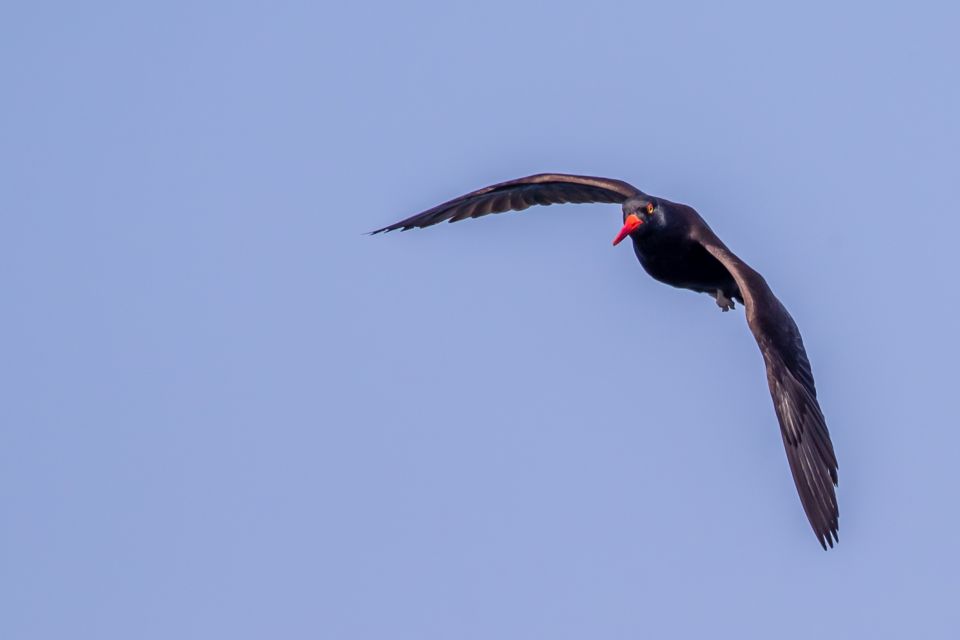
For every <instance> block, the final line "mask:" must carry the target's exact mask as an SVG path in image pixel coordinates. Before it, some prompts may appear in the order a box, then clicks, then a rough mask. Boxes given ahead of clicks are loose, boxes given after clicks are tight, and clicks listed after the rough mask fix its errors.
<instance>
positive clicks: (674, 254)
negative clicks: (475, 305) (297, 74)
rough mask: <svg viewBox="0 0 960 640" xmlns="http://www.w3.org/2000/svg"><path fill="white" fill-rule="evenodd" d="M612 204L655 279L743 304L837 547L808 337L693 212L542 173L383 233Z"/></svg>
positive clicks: (805, 487) (726, 305)
mask: <svg viewBox="0 0 960 640" xmlns="http://www.w3.org/2000/svg"><path fill="white" fill-rule="evenodd" d="M564 202H570V203H583V202H610V203H619V204H621V205H622V210H623V228H622V229H621V230H620V233H619V234H618V236H617V238H616V239H615V240H614V244H617V243H619V242H620V241H621V240H624V239H625V238H627V237H630V239H631V241H632V242H633V248H634V252H635V253H636V255H637V259H638V260H639V261H640V264H641V265H642V266H643V268H644V270H646V272H647V273H648V274H650V276H652V277H653V278H655V279H656V280H659V281H660V282H663V283H665V284H669V285H671V286H674V287H679V288H683V289H690V290H692V291H696V292H701V293H707V294H710V295H711V296H713V297H714V298H715V299H716V301H717V304H718V305H719V306H720V308H721V309H722V310H723V311H728V310H730V309H732V308H733V307H734V304H733V300H737V301H739V302H741V303H743V304H744V307H745V310H746V311H745V315H746V318H747V324H748V325H749V326H750V330H751V331H752V332H753V335H754V337H755V338H756V341H757V345H758V346H759V347H760V352H761V354H762V355H763V359H764V363H765V365H766V369H767V383H768V385H769V387H770V395H771V397H772V399H773V406H774V410H775V411H776V414H777V419H778V421H779V423H780V433H781V435H782V437H783V443H784V446H785V448H786V452H787V460H788V462H789V464H790V471H791V473H792V474H793V479H794V483H795V484H796V487H797V492H798V493H799V495H800V502H801V503H802V504H803V509H804V511H805V512H806V514H807V518H808V520H809V521H810V525H811V526H812V527H813V530H814V533H815V534H816V536H817V539H818V540H819V541H820V544H821V545H822V546H823V548H824V549H826V548H827V545H829V546H831V547H832V546H833V544H834V542H835V541H837V540H838V539H839V538H838V535H837V532H838V529H839V517H840V514H839V509H838V507H837V498H836V493H835V491H834V486H835V485H836V484H837V459H836V456H835V454H834V451H833V444H832V443H831V441H830V434H829V432H828V430H827V425H826V422H825V420H824V418H823V413H822V412H821V410H820V405H819V403H818V402H817V392H816V388H815V385H814V381H813V373H812V372H811V370H810V362H809V360H808V359H807V353H806V350H805V349H804V346H803V340H802V339H801V337H800V331H799V329H798V328H797V325H796V323H795V322H794V321H793V318H792V317H790V314H789V313H788V312H787V310H786V308H785V307H784V306H783V304H782V303H781V302H780V300H778V299H777V297H776V296H775V295H774V294H773V292H772V291H771V290H770V287H769V286H767V283H766V281H765V280H764V279H763V277H762V276H761V275H760V274H759V273H757V272H756V271H754V270H753V269H752V268H751V267H750V266H749V265H747V264H746V263H745V262H744V261H743V260H741V259H740V258H739V257H738V256H737V255H735V254H734V253H733V252H732V251H730V249H728V248H727V246H726V245H725V244H724V243H723V242H722V241H721V240H720V239H719V238H718V237H717V235H716V234H715V233H714V232H713V230H712V229H710V227H709V226H708V225H707V223H706V222H705V221H704V220H703V218H701V217H700V214H698V213H697V212H696V211H695V210H694V209H693V208H692V207H689V206H687V205H684V204H679V203H676V202H670V201H669V200H665V199H663V198H657V197H654V196H650V195H647V194H645V193H643V192H642V191H640V190H639V189H637V188H636V187H634V186H632V185H630V184H628V183H626V182H623V181H620V180H611V179H607V178H595V177H591V176H575V175H567V174H538V175H534V176H528V177H526V178H520V179H518V180H511V181H509V182H503V183H500V184H496V185H493V186H490V187H485V188H483V189H479V190H477V191H474V192H472V193H468V194H467V195H465V196H461V197H459V198H455V199H453V200H450V201H449V202H445V203H443V204H441V205H438V206H436V207H434V208H432V209H429V210H427V211H424V212H423V213H419V214H417V215H415V216H412V217H410V218H407V219H406V220H403V221H401V222H398V223H396V224H392V225H390V226H387V227H384V228H382V229H378V230H377V231H375V232H374V233H380V232H382V231H393V230H396V229H400V230H407V229H412V228H415V227H427V226H430V225H434V224H437V223H438V222H443V221H449V222H456V221H458V220H463V219H465V218H477V217H480V216H484V215H487V214H491V213H501V212H504V211H520V210H523V209H526V208H528V207H530V206H532V205H549V204H557V203H564Z"/></svg>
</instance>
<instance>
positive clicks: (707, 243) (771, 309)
mask: <svg viewBox="0 0 960 640" xmlns="http://www.w3.org/2000/svg"><path fill="white" fill-rule="evenodd" d="M700 222H701V224H700V225H695V226H694V228H693V231H692V234H693V236H694V239H695V240H697V241H698V242H700V244H701V245H702V246H703V247H704V248H705V249H706V250H707V251H709V252H710V253H711V254H712V255H713V256H714V257H715V258H717V260H719V261H720V262H721V263H723V265H724V266H725V267H726V268H727V270H728V271H729V272H730V274H731V275H732V276H733V278H734V280H736V282H737V286H738V287H739V288H740V292H741V293H742V294H743V300H744V303H745V306H746V316H747V323H748V324H749V325H750V330H751V331H752V332H753V335H754V337H755V338H756V340H757V344H758V345H759V346H760V352H761V353H762V354H763V360H764V362H765V363H766V365H767V382H768V384H769V386H770V395H771V396H772V397H773V406H774V409H775V410H776V412H777V419H778V420H779V422H780V433H781V435H782V436H783V444H784V446H785V447H786V449H787V460H788V461H789V462H790V471H791V472H792V473H793V481H794V482H795V483H796V485H797V491H798V492H799V493H800V502H801V503H803V510H804V511H805V512H806V514H807V519H808V520H810V525H811V526H812V527H813V531H814V533H815V534H816V535H817V539H818V540H819V541H820V544H821V545H822V546H823V548H824V549H826V548H827V545H830V547H833V544H834V542H837V541H839V538H838V529H839V518H840V510H839V508H838V507H837V494H836V492H835V490H834V487H835V486H836V485H837V457H836V455H835V454H834V451H833V443H832V442H831V441H830V432H829V431H828V430H827V424H826V422H825V421H824V418H823V413H822V412H821V411H820V405H819V403H818V402H817V390H816V387H815V386H814V382H813V373H812V372H811V370H810V362H809V360H808V359H807V352H806V351H805V350H804V348H803V340H802V339H801V338H800V330H799V329H798V328H797V325H796V323H795V322H794V321H793V318H791V317H790V314H789V313H788V312H787V310H786V308H785V307H784V306H783V304H782V303H781V302H780V301H779V300H778V299H777V297H776V296H775V295H773V291H771V290H770V287H769V286H768V285H767V282H766V280H764V279H763V276H761V275H760V274H759V273H757V272H756V271H754V270H753V269H752V268H751V267H750V266H749V265H748V264H746V263H745V262H744V261H743V260H741V259H740V258H738V257H737V256H736V255H734V253H733V252H732V251H730V250H729V249H728V248H727V247H726V245H724V244H723V242H721V241H720V239H719V238H718V237H717V236H716V234H714V233H713V231H712V230H711V229H710V228H709V227H708V226H707V225H706V223H703V222H702V221H700Z"/></svg>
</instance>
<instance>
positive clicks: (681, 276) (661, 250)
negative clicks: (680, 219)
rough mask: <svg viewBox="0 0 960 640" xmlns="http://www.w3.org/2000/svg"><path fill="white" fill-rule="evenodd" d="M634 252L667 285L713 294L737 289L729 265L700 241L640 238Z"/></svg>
mask: <svg viewBox="0 0 960 640" xmlns="http://www.w3.org/2000/svg"><path fill="white" fill-rule="evenodd" d="M634 251H635V253H636V255H637V259H638V260H639V261H640V265H641V266H642V267H643V269H644V271H646V272H647V273H648V274H650V276H651V277H652V278H654V279H655V280H659V281H660V282H663V283H665V284H669V285H671V286H674V287H680V288H683V289H691V290H693V291H701V292H711V293H712V292H714V291H716V290H717V289H721V290H723V291H729V292H732V291H733V290H735V288H736V285H735V283H734V281H733V277H732V276H731V275H730V273H729V272H728V271H727V270H726V268H725V267H724V266H723V265H722V264H721V263H720V261H718V260H717V259H716V258H714V257H713V256H712V255H710V253H708V252H707V250H706V249H704V248H703V247H702V246H700V244H698V243H694V242H664V241H658V239H656V238H653V239H649V240H648V239H646V238H641V239H640V240H638V241H636V242H634Z"/></svg>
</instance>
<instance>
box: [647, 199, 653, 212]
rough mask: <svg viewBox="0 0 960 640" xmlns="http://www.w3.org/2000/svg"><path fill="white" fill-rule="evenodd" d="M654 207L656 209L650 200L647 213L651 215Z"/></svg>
mask: <svg viewBox="0 0 960 640" xmlns="http://www.w3.org/2000/svg"><path fill="white" fill-rule="evenodd" d="M653 209H654V206H653V203H652V202H648V203H647V214H648V215H649V214H652V213H653Z"/></svg>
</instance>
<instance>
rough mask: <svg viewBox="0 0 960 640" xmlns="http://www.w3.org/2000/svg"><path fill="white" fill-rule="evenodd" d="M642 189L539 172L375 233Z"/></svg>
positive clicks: (612, 198) (620, 197)
mask: <svg viewBox="0 0 960 640" xmlns="http://www.w3.org/2000/svg"><path fill="white" fill-rule="evenodd" d="M639 193H640V191H639V190H638V189H636V188H634V187H633V186H631V185H629V184H627V183H626V182H623V181H621V180H611V179H609V178H594V177H591V176H573V175H565V174H562V173H540V174H537V175H535V176H527V177H526V178H519V179H518V180H510V181H509V182H501V183H500V184H495V185H492V186H489V187H484V188H483V189H479V190H477V191H474V192H472V193H468V194H467V195H465V196H460V197H459V198H454V199H453V200H450V201H449V202H444V203H443V204H441V205H437V206H436V207H434V208H432V209H428V210H427V211H424V212H423V213H418V214H417V215H415V216H411V217H409V218H407V219H406V220H401V221H400V222H397V223H395V224H391V225H389V226H386V227H383V228H382V229H377V230H376V231H373V232H372V233H381V232H383V231H395V230H397V229H400V230H402V231H406V230H407V229H413V228H423V227H429V226H430V225H433V224H437V223H438V222H443V221H444V220H448V221H450V222H456V221H458V220H464V219H465V218H479V217H480V216H485V215H487V214H489V213H503V212H504V211H522V210H524V209H526V208H527V207H532V206H533V205H535V204H541V205H549V204H560V203H565V202H575V203H583V202H620V203H622V202H624V201H625V200H627V199H628V198H630V197H632V196H635V195H638V194H639Z"/></svg>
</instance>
